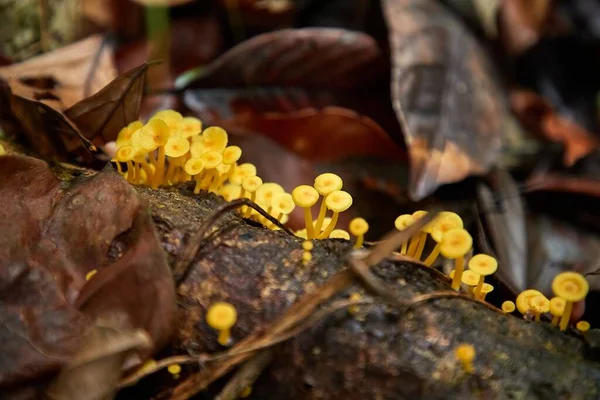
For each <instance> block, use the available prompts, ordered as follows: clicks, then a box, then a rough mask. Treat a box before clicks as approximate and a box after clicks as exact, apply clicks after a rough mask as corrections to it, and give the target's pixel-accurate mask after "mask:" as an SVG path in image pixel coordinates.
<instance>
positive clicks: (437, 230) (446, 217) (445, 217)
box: [424, 211, 463, 267]
mask: <svg viewBox="0 0 600 400" xmlns="http://www.w3.org/2000/svg"><path fill="white" fill-rule="evenodd" d="M428 225H429V231H430V234H431V238H432V239H433V240H435V242H436V245H435V247H434V248H433V250H432V251H431V253H430V254H429V256H428V257H427V258H426V259H425V261H424V264H425V265H427V266H429V267H430V266H432V265H433V263H434V262H435V260H436V259H437V257H438V255H439V254H440V246H441V242H442V237H443V236H444V233H446V232H448V231H449V230H451V229H457V228H463V221H462V219H461V218H460V217H459V216H458V214H455V213H451V212H448V211H446V212H441V213H439V215H438V216H437V217H436V218H435V219H434V220H433V222H430V223H429V224H428Z"/></svg>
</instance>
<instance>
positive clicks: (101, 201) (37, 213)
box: [0, 155, 175, 391]
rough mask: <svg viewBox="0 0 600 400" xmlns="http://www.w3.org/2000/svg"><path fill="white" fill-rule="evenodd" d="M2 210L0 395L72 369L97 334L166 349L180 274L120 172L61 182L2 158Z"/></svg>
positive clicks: (25, 160)
mask: <svg viewBox="0 0 600 400" xmlns="http://www.w3.org/2000/svg"><path fill="white" fill-rule="evenodd" d="M0 202H1V203H2V204H5V206H4V207H2V208H1V209H0V231H1V232H2V235H0V322H1V324H0V340H1V341H2V343H4V344H5V349H6V351H7V352H8V353H7V354H6V355H7V357H2V361H0V391H1V390H2V389H3V388H5V387H7V386H14V385H17V384H23V383H24V382H29V381H32V380H35V379H36V378H39V377H41V376H43V375H47V374H49V373H52V372H55V371H57V370H58V369H59V368H60V367H62V366H64V365H66V364H67V363H69V361H70V359H71V357H72V356H73V355H74V354H75V352H76V351H77V349H78V348H79V347H80V345H81V343H82V340H85V339H84V335H85V334H86V332H87V331H88V330H89V329H90V327H91V326H92V325H96V324H101V325H102V326H109V327H111V328H113V329H124V330H131V329H144V330H146V331H148V332H149V333H150V335H151V336H152V339H153V341H154V343H156V345H157V346H160V345H162V344H164V343H165V342H166V340H167V338H168V336H169V334H170V332H171V331H172V329H173V326H174V324H173V317H174V314H175V294H174V285H173V280H172V277H171V273H170V270H169V268H168V266H167V263H166V259H165V255H164V253H163V251H162V248H161V246H160V244H159V242H158V239H157V238H156V236H155V233H154V229H153V226H152V224H151V220H150V217H149V215H148V214H147V211H146V210H145V207H143V205H141V204H140V201H139V200H138V197H137V194H136V192H135V190H134V189H133V188H132V187H131V186H130V185H129V184H128V183H127V182H125V181H124V180H123V179H122V178H121V177H120V176H119V175H118V174H116V173H115V172H114V171H112V169H111V168H109V169H106V170H104V171H102V172H100V173H98V174H97V175H95V176H92V177H80V178H79V179H77V180H73V181H71V182H61V181H59V180H58V179H57V178H56V177H55V176H54V174H53V173H52V172H51V171H50V169H49V168H48V165H47V164H46V163H44V162H43V161H40V160H36V159H34V158H31V157H24V156H16V155H5V156H0ZM94 269H95V270H98V272H97V274H96V275H95V276H94V277H93V278H92V279H91V280H90V281H86V274H87V273H88V272H90V271H91V270H94ZM142 356H143V355H142Z"/></svg>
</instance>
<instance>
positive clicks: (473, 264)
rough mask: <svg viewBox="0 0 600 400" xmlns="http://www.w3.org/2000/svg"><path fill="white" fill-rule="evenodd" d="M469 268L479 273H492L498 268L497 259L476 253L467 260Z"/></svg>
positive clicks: (484, 274)
mask: <svg viewBox="0 0 600 400" xmlns="http://www.w3.org/2000/svg"><path fill="white" fill-rule="evenodd" d="M469 269H470V270H471V271H473V272H475V273H476V274H479V275H483V276H488V275H492V274H493V273H494V272H496V270H497V269H498V261H496V259H495V258H494V257H491V256H488V255H487V254H476V255H474V256H473V257H472V258H471V259H470V260H469Z"/></svg>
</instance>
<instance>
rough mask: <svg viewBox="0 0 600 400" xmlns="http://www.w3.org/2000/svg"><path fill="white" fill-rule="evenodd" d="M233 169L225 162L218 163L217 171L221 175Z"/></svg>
mask: <svg viewBox="0 0 600 400" xmlns="http://www.w3.org/2000/svg"><path fill="white" fill-rule="evenodd" d="M230 170H231V165H225V164H223V163H221V164H219V165H217V172H218V173H219V175H220V176H225V174H229V171H230Z"/></svg>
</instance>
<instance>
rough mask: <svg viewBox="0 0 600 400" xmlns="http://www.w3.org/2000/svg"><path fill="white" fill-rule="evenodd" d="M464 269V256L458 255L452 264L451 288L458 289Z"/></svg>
mask: <svg viewBox="0 0 600 400" xmlns="http://www.w3.org/2000/svg"><path fill="white" fill-rule="evenodd" d="M464 269H465V258H464V257H458V258H457V259H456V261H455V264H454V279H452V289H454V290H459V289H460V282H461V279H462V274H463V271H464Z"/></svg>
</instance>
